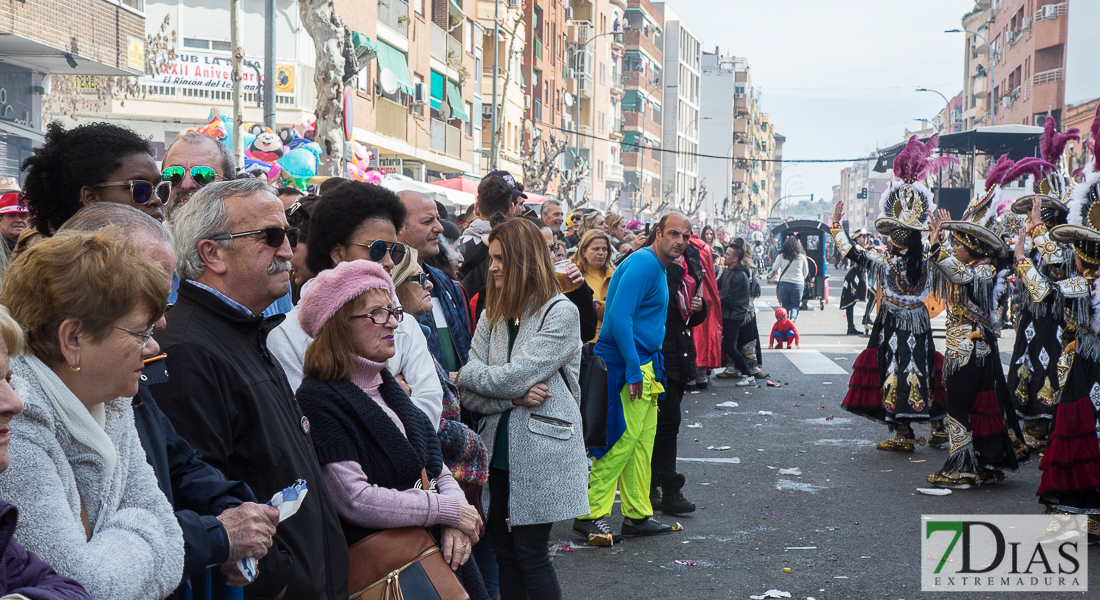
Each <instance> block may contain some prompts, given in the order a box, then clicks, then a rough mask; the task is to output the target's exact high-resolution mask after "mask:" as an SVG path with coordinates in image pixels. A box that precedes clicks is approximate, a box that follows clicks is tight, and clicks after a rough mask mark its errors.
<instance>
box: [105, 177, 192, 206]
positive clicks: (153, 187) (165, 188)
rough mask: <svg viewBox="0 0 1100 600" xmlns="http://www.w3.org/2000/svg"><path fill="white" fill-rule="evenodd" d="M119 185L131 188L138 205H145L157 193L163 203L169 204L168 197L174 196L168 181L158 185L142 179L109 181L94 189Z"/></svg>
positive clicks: (160, 182) (131, 193) (132, 195)
mask: <svg viewBox="0 0 1100 600" xmlns="http://www.w3.org/2000/svg"><path fill="white" fill-rule="evenodd" d="M119 185H128V186H130V197H131V198H133V199H134V202H137V203H138V204H145V203H146V202H148V201H149V200H150V199H152V197H153V193H154V192H155V193H156V195H157V198H159V199H160V201H161V202H167V201H168V197H169V196H170V195H171V194H172V186H171V184H169V183H168V182H167V181H158V182H157V183H149V182H148V181H143V180H140V179H131V180H129V181H108V182H107V183H98V184H96V185H93V186H92V187H97V188H101V187H114V186H119Z"/></svg>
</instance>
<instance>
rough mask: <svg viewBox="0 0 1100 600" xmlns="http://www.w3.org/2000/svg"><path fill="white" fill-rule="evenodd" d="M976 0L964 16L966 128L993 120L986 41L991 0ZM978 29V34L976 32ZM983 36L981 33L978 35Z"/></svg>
mask: <svg viewBox="0 0 1100 600" xmlns="http://www.w3.org/2000/svg"><path fill="white" fill-rule="evenodd" d="M990 1H991V0H977V2H975V4H974V9H973V10H971V11H970V12H968V13H966V15H964V16H963V18H962V28H963V30H964V35H965V40H964V42H963V91H962V97H963V102H962V115H961V116H960V118H961V119H962V128H963V129H964V130H966V131H969V130H971V129H974V128H976V127H986V126H988V125H989V123H990V114H991V113H990V100H989V46H988V45H987V44H986V42H985V41H983V39H982V38H984V39H985V40H989V39H990V38H991V37H992V36H991V35H990V33H989V3H990ZM975 33H977V34H978V35H974V34H975ZM979 36H980V37H979Z"/></svg>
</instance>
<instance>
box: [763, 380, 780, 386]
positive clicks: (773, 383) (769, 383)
mask: <svg viewBox="0 0 1100 600" xmlns="http://www.w3.org/2000/svg"><path fill="white" fill-rule="evenodd" d="M766 384H767V386H768V387H780V385H779V384H778V383H776V382H774V381H772V380H770V379H769V380H768V381H767V382H766Z"/></svg>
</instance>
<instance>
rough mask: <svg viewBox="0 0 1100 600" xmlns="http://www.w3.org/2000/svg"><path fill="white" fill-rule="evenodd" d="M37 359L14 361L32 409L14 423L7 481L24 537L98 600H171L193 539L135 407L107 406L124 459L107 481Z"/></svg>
mask: <svg viewBox="0 0 1100 600" xmlns="http://www.w3.org/2000/svg"><path fill="white" fill-rule="evenodd" d="M27 360H29V359H27V358H24V357H13V358H12V359H11V368H12V373H13V377H12V387H13V388H14V389H15V392H16V393H17V394H18V395H19V397H20V398H21V399H22V400H23V407H24V409H23V412H22V413H21V414H19V415H17V416H16V417H15V418H14V419H13V420H12V423H11V437H12V441H11V447H10V449H9V452H10V454H11V467H9V468H8V470H7V471H5V472H4V473H3V474H0V496H3V497H4V498H5V499H6V500H8V501H10V502H11V503H12V504H15V505H17V506H19V509H20V513H21V514H20V519H19V525H18V528H17V529H16V537H17V538H18V539H19V541H20V542H22V543H23V545H24V546H26V548H27V549H28V550H30V551H32V552H34V553H35V554H37V555H38V556H39V557H41V558H42V560H44V561H46V562H48V563H50V564H51V565H53V567H54V569H56V570H57V572H58V573H60V574H61V575H65V576H67V577H71V578H73V579H75V580H77V581H78V582H80V584H81V585H83V586H84V587H85V588H86V589H87V590H88V592H89V594H91V596H92V597H94V598H99V599H101V600H145V599H148V600H157V599H160V598H164V597H166V596H167V595H168V594H170V593H172V591H173V590H174V589H176V586H178V585H179V583H180V579H181V577H182V575H183V533H182V531H180V527H179V524H178V523H177V522H176V516H175V514H174V513H173V512H172V507H171V505H169V504H168V500H167V499H166V498H165V497H164V494H162V493H161V491H160V488H159V487H158V486H157V480H156V476H155V475H154V474H153V468H152V467H150V466H149V463H148V462H146V460H145V451H144V450H143V449H142V447H141V441H140V440H139V439H138V433H137V429H136V428H135V427H134V411H133V409H132V408H131V406H130V400H129V399H128V398H117V399H115V400H111V401H110V402H107V403H106V404H105V405H104V407H103V408H104V409H105V411H104V412H105V421H104V425H103V430H104V432H106V434H107V436H108V437H109V438H110V440H111V443H112V445H113V446H114V449H115V454H116V460H115V465H114V469H113V470H112V472H111V473H112V474H111V476H110V477H106V476H105V472H106V471H105V463H104V460H103V458H102V457H100V456H99V455H97V454H94V453H92V452H90V451H89V447H88V446H85V445H84V444H82V443H80V442H78V441H77V439H76V437H74V435H75V433H74V430H73V428H72V425H71V424H70V422H69V421H68V420H67V419H66V418H65V417H64V416H63V415H64V412H63V410H62V409H60V408H58V406H57V405H56V403H55V402H54V400H52V399H51V398H50V397H49V396H48V395H47V394H46V391H45V389H44V386H43V385H42V383H41V382H40V381H39V380H38V378H37V377H36V376H35V374H34V372H32V371H31V368H30V366H29V365H28V364H27ZM49 375H52V373H50V374H49ZM54 377H56V376H54ZM54 383H55V384H56V385H62V386H63V385H64V384H62V383H61V382H60V380H57V381H56V382H54ZM82 508H83V509H84V512H85V514H86V515H87V518H88V525H89V527H90V528H91V530H92V535H91V539H88V536H87V533H86V530H85V528H84V523H83V520H82V519H81V509H82Z"/></svg>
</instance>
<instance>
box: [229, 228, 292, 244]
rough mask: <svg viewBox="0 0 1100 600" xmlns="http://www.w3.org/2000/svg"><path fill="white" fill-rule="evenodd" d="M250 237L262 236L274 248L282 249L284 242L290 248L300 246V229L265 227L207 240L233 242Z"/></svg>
mask: <svg viewBox="0 0 1100 600" xmlns="http://www.w3.org/2000/svg"><path fill="white" fill-rule="evenodd" d="M250 235H262V236H264V243H265V244H267V245H268V246H271V247H272V248H281V247H282V246H283V240H284V239H285V240H286V241H288V242H290V247H291V248H295V247H297V246H298V228H297V227H291V228H289V229H283V228H282V227H264V228H263V229H254V230H252V231H241V232H239V233H223V234H222V235H216V236H214V237H212V238H207V239H209V240H213V241H220V240H231V239H234V238H239V237H248V236H250Z"/></svg>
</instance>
